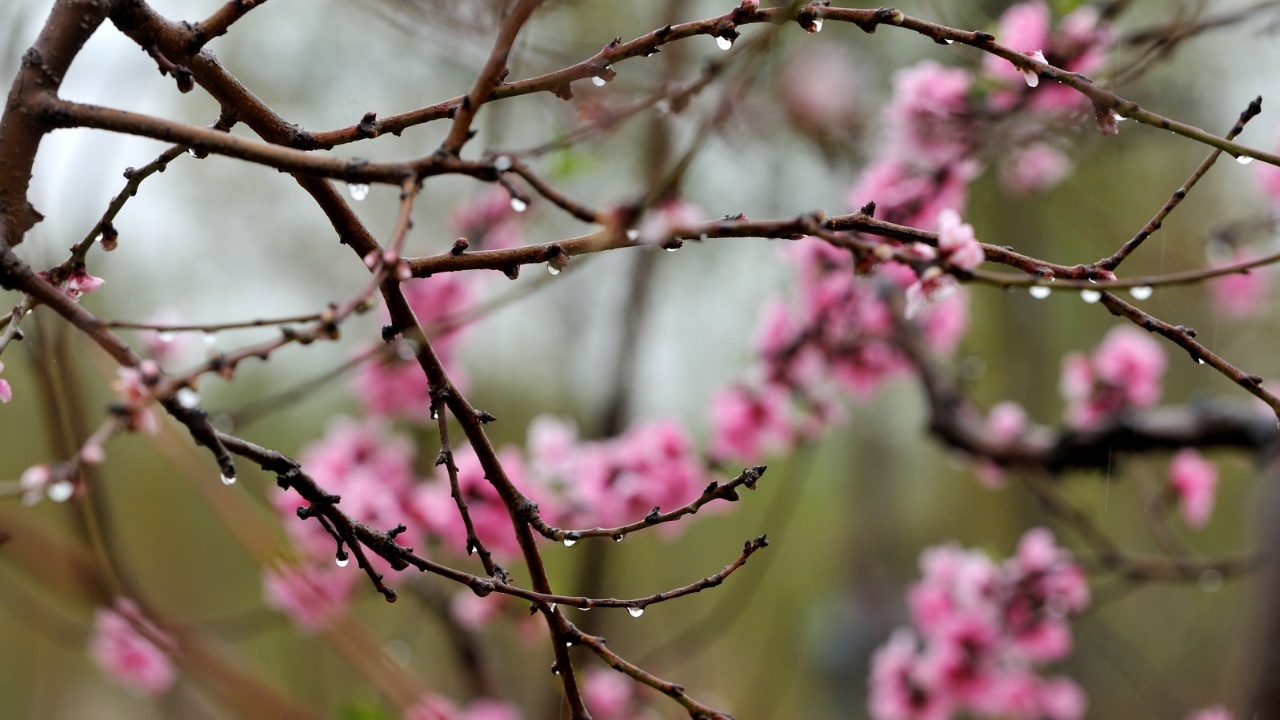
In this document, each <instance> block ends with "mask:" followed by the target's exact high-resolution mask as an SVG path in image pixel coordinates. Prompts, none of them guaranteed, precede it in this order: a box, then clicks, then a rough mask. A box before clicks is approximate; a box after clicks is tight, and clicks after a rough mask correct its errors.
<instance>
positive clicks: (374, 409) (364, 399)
mask: <svg viewBox="0 0 1280 720" xmlns="http://www.w3.org/2000/svg"><path fill="white" fill-rule="evenodd" d="M400 287H401V288H403V290H404V294H405V299H406V300H407V301H408V302H409V307H411V308H413V313H414V315H415V316H417V318H418V322H419V323H421V324H422V326H423V328H424V329H425V330H426V331H427V332H428V333H431V334H433V337H432V340H431V347H432V348H434V349H435V351H436V354H437V355H439V356H440V360H441V362H443V363H444V365H445V368H446V369H447V370H448V371H449V375H450V377H451V378H452V379H453V381H454V383H455V384H459V385H461V384H463V382H462V381H463V378H462V377H461V375H460V374H459V371H458V370H457V369H456V367H455V366H454V365H455V363H454V359H455V357H456V355H457V352H458V346H459V344H460V342H461V340H462V337H463V333H462V330H463V327H462V326H460V325H458V324H457V322H458V318H459V316H460V315H461V313H462V312H463V311H464V310H466V309H467V308H468V307H469V306H470V305H471V303H472V302H473V297H474V291H473V289H472V284H471V281H470V276H469V275H467V276H465V277H464V273H447V274H445V275H439V276H435V277H430V278H425V279H419V280H411V281H409V282H406V283H403V284H402V285H401V286H400ZM354 390H355V394H356V397H357V398H358V399H359V400H360V402H361V404H362V405H363V407H364V410H365V413H367V414H369V415H373V416H377V417H382V416H386V417H394V418H405V419H409V420H415V421H418V422H428V421H429V420H430V419H431V389H430V388H429V387H428V385H427V377H426V375H425V374H424V373H423V372H422V367H421V366H419V365H418V362H417V359H416V358H415V357H413V355H412V353H406V356H405V357H394V358H390V359H388V360H386V361H385V362H377V363H365V364H364V365H362V366H361V368H360V371H359V373H358V374H357V375H356V378H355V385H354Z"/></svg>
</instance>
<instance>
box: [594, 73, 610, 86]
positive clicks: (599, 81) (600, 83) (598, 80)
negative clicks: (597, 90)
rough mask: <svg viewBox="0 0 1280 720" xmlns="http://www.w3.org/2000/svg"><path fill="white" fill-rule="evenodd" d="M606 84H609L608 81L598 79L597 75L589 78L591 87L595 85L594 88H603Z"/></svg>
mask: <svg viewBox="0 0 1280 720" xmlns="http://www.w3.org/2000/svg"><path fill="white" fill-rule="evenodd" d="M607 82H609V81H608V80H605V79H604V78H602V77H600V76H599V75H596V76H595V77H593V78H591V83H592V84H593V85H595V86H596V87H604V84H605V83H607Z"/></svg>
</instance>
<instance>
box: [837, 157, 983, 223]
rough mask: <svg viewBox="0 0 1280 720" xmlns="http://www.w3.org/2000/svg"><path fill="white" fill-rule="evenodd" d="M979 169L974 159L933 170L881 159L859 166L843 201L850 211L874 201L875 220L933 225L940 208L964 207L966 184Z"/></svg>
mask: <svg viewBox="0 0 1280 720" xmlns="http://www.w3.org/2000/svg"><path fill="white" fill-rule="evenodd" d="M979 170H980V166H979V165H978V164H977V163H976V162H974V161H959V162H955V163H952V164H949V165H946V166H945V167H942V168H940V169H937V170H933V169H928V170H919V169H914V168H913V167H912V166H911V165H909V164H908V163H906V162H904V161H902V160H899V159H896V158H892V157H890V158H881V159H879V160H876V161H874V162H872V163H871V164H870V165H868V166H867V167H866V168H864V169H863V171H862V175H861V176H860V177H859V180H858V183H857V184H856V185H855V186H854V187H853V189H851V190H850V191H849V193H848V194H847V195H846V196H845V201H846V202H847V203H848V205H849V207H850V209H852V210H857V209H859V208H861V207H862V206H863V205H865V204H867V203H868V202H875V203H876V217H877V218H878V219H881V220H887V221H889V222H895V223H899V224H902V225H910V226H912V227H919V228H926V229H928V228H933V227H936V226H937V223H938V215H939V214H940V213H941V212H942V211H943V210H946V209H948V208H950V209H953V210H959V209H960V208H963V207H964V205H965V202H966V200H967V197H968V191H969V183H970V182H972V181H973V179H974V178H975V177H977V176H978V173H979Z"/></svg>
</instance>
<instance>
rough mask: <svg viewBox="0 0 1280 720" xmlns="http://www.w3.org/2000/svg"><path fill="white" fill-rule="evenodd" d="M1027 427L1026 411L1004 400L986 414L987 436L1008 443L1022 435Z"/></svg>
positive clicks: (1010, 401) (1014, 403)
mask: <svg viewBox="0 0 1280 720" xmlns="http://www.w3.org/2000/svg"><path fill="white" fill-rule="evenodd" d="M1026 427H1027V411H1026V410H1024V409H1023V408H1022V406H1021V405H1019V404H1018V403H1016V402H1014V401H1012V400H1005V401H1003V402H998V403H996V404H995V405H993V406H992V407H991V411H990V412H989V413H987V435H989V436H990V437H991V438H993V439H995V440H998V441H1001V442H1008V441H1009V440H1013V439H1014V438H1016V437H1018V436H1019V435H1021V434H1022V432H1023V431H1024V430H1025V429H1026Z"/></svg>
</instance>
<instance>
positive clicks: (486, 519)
mask: <svg viewBox="0 0 1280 720" xmlns="http://www.w3.org/2000/svg"><path fill="white" fill-rule="evenodd" d="M498 459H499V461H500V462H501V463H502V469H503V471H504V472H505V473H506V475H507V478H508V479H509V480H510V481H511V482H512V484H514V485H515V486H516V487H517V488H524V487H526V486H527V483H526V482H525V472H524V463H523V460H522V459H521V457H520V452H519V451H518V450H516V449H515V448H504V449H503V450H501V451H500V452H499V453H498ZM453 460H454V463H456V465H457V467H458V488H459V489H460V490H461V492H462V496H463V499H464V500H465V501H466V503H467V513H468V515H470V517H471V523H472V526H473V527H474V528H475V531H476V535H477V536H479V538H480V542H482V543H484V546H485V548H486V549H488V550H489V551H491V552H493V553H496V554H499V555H505V556H508V557H511V556H515V555H518V554H519V553H520V545H519V543H518V542H517V541H516V535H515V530H514V529H513V527H512V524H511V514H510V512H509V511H508V510H507V506H506V504H505V503H503V502H502V498H501V497H500V496H499V495H498V491H497V489H496V488H494V486H493V484H492V483H490V482H489V479H488V478H487V477H486V476H485V470H484V467H482V466H481V465H480V459H479V458H478V457H476V454H475V452H473V451H464V450H460V449H457V448H455V449H454V453H453ZM451 492H452V489H451V487H450V481H449V476H448V473H447V472H446V468H445V467H444V466H440V467H438V468H437V469H436V476H435V477H434V478H433V479H431V480H430V481H428V482H425V483H422V484H420V485H418V486H417V487H415V488H414V489H413V491H412V492H411V494H410V499H409V504H410V509H411V511H412V512H413V516H414V517H415V518H416V519H417V520H418V521H419V522H421V523H422V525H423V527H424V528H426V530H427V532H429V533H432V534H434V535H436V536H438V537H440V538H441V539H443V541H444V542H445V546H446V547H447V548H449V549H450V550H453V551H454V552H466V551H467V531H466V526H465V525H464V524H463V522H462V515H461V513H459V511H458V504H457V501H456V500H454V499H453V496H452V494H451Z"/></svg>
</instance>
